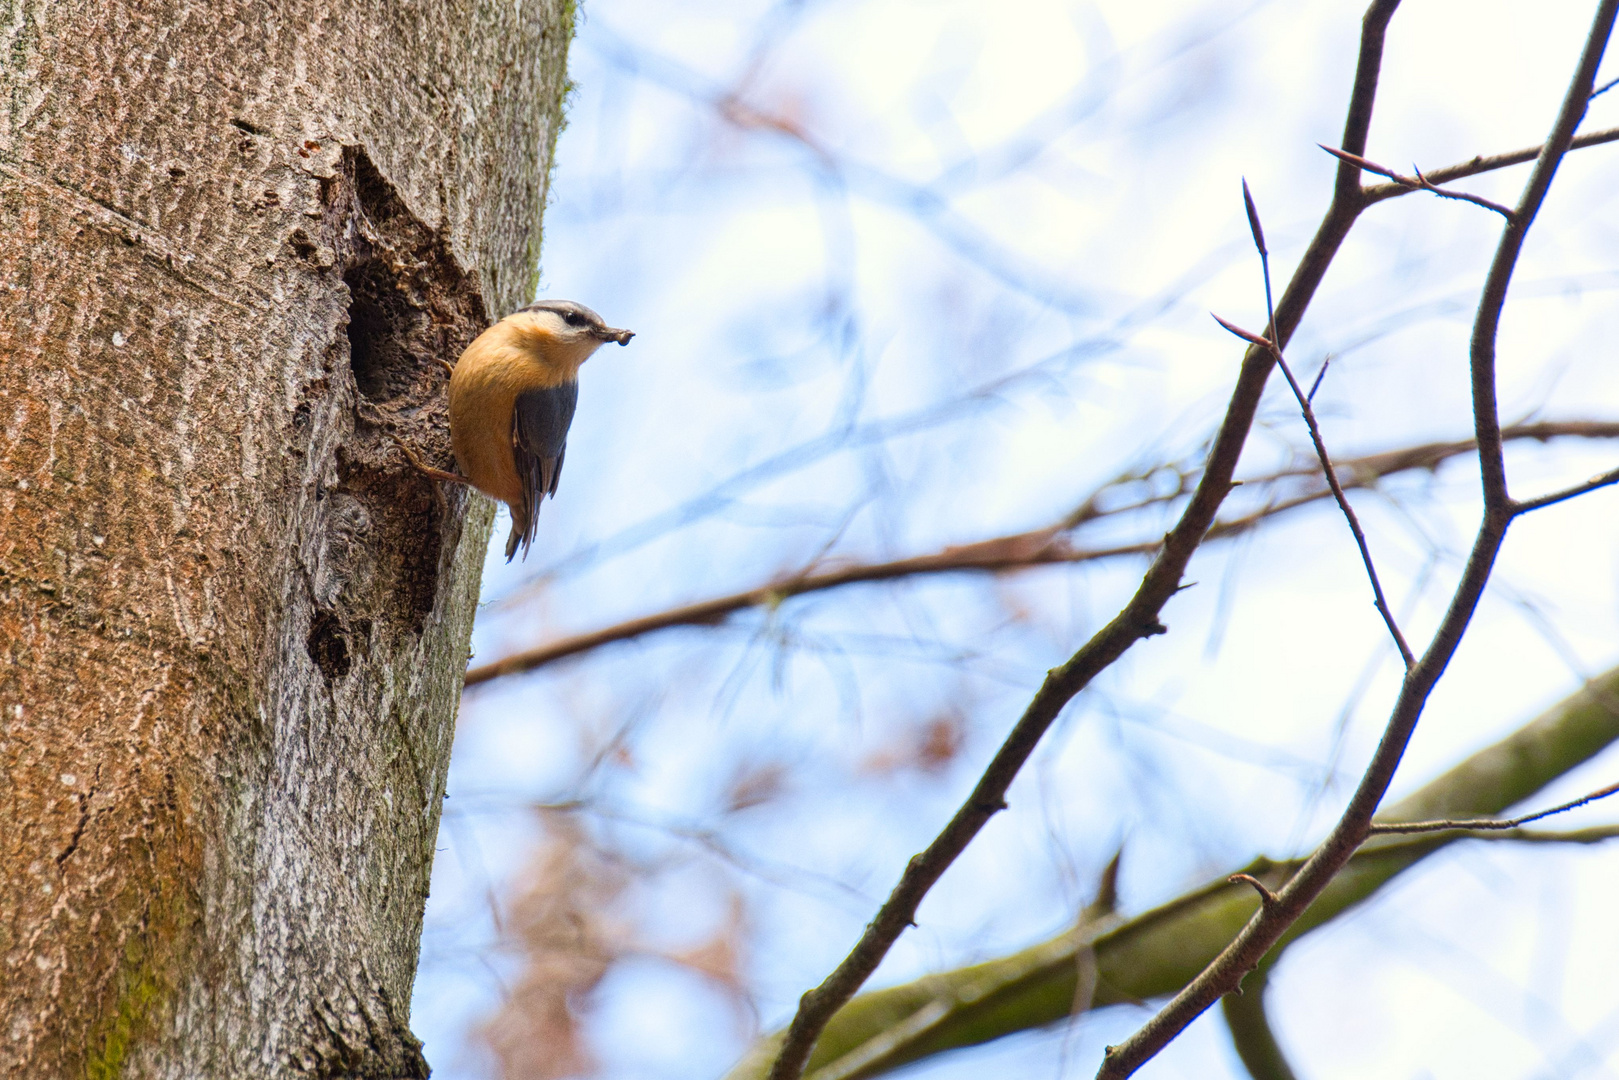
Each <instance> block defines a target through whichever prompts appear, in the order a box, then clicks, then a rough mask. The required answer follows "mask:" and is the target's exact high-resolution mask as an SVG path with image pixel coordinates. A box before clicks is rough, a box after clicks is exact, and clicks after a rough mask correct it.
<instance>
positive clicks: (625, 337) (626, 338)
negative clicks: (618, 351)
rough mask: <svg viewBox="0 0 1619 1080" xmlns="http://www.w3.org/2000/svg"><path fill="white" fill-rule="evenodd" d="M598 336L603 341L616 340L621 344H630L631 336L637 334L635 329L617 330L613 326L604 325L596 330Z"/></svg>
mask: <svg viewBox="0 0 1619 1080" xmlns="http://www.w3.org/2000/svg"><path fill="white" fill-rule="evenodd" d="M596 336H597V337H599V338H601V339H602V340H603V341H616V342H618V343H619V344H620V345H628V344H629V343H630V338H632V337H634V336H635V331H634V330H615V329H613V328H612V327H611V326H604V327H602V328H601V329H600V330H598V331H596Z"/></svg>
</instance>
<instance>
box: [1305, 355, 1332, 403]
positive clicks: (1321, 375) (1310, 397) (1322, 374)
mask: <svg viewBox="0 0 1619 1080" xmlns="http://www.w3.org/2000/svg"><path fill="white" fill-rule="evenodd" d="M1330 366H1332V357H1330V356H1329V357H1327V358H1326V359H1325V360H1323V361H1321V370H1320V371H1318V372H1316V373H1315V382H1313V383H1311V384H1310V392H1309V393H1308V394H1306V395H1304V402H1305V404H1306V405H1314V404H1315V392H1316V391H1317V390H1319V389H1321V380H1323V379H1325V378H1326V377H1327V368H1328V367H1330Z"/></svg>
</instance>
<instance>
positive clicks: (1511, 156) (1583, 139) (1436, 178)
mask: <svg viewBox="0 0 1619 1080" xmlns="http://www.w3.org/2000/svg"><path fill="white" fill-rule="evenodd" d="M1611 142H1619V128H1604V129H1603V130H1601V131H1593V132H1591V133H1590V134H1589V135H1580V136H1578V137H1577V138H1575V140H1574V141H1573V142H1571V143H1570V144H1569V147H1568V148H1569V149H1570V150H1583V149H1585V148H1586V147H1587V146H1601V145H1602V144H1603V143H1611ZM1323 149H1324V148H1323ZM1544 149H1545V146H1544V145H1542V146H1529V147H1525V148H1524V149H1522V150H1509V151H1507V152H1506V153H1504V154H1491V155H1489V156H1488V157H1485V156H1484V155H1480V156H1478V157H1475V158H1471V159H1469V160H1467V161H1463V162H1460V163H1458V164H1455V165H1446V166H1445V167H1444V168H1442V169H1429V170H1428V171H1427V172H1426V173H1424V174H1423V175H1425V176H1426V177H1427V178H1428V180H1429V182H1430V183H1435V184H1443V183H1446V182H1448V181H1451V180H1461V179H1463V178H1465V177H1468V176H1478V175H1479V174H1480V173H1487V172H1494V171H1496V170H1497V169H1506V168H1511V167H1512V166H1513V165H1523V164H1525V163H1526V162H1530V161H1534V160H1535V159H1537V158H1538V157H1540V153H1541V151H1542V150H1544ZM1415 190H1417V189H1415V188H1412V187H1409V186H1407V185H1405V184H1376V185H1373V186H1372V187H1369V188H1366V189H1365V196H1366V202H1367V204H1368V205H1370V204H1372V203H1377V202H1383V201H1384V200H1385V199H1394V198H1398V197H1399V196H1401V195H1409V194H1411V192H1412V191H1415Z"/></svg>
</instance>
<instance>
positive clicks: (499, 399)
mask: <svg viewBox="0 0 1619 1080" xmlns="http://www.w3.org/2000/svg"><path fill="white" fill-rule="evenodd" d="M498 329H499V327H498V326H494V327H491V328H490V329H489V330H487V331H485V332H484V334H483V335H482V336H481V337H479V338H478V340H477V341H474V342H473V343H472V344H471V345H470V346H469V347H468V348H467V351H466V352H464V353H462V354H461V359H460V360H459V361H457V363H456V365H455V374H453V375H451V376H450V444H451V446H453V447H454V448H455V460H456V463H457V464H458V465H460V466H461V472H462V474H463V475H464V476H466V478H467V479H468V480H471V481H472V483H473V485H474V486H476V487H477V488H478V490H479V491H482V492H483V493H484V494H486V495H490V496H493V497H494V498H496V499H499V500H500V501H501V502H504V503H509V504H517V503H519V502H521V501H522V498H523V489H522V486H521V484H520V483H519V482H518V479H517V466H516V462H515V461H514V460H513V458H512V405H513V402H515V401H516V400H517V395H518V394H520V393H522V392H523V391H524V390H526V389H528V388H529V387H530V386H533V385H535V383H536V382H538V381H539V379H538V375H539V372H537V371H535V370H532V367H533V365H530V364H528V363H527V362H526V361H525V360H524V359H523V358H522V357H521V356H519V355H512V354H511V350H509V349H506V348H502V347H501V346H500V344H499V343H498V340H497V341H486V340H485V339H487V338H489V337H490V335H491V334H494V333H495V331H496V330H498ZM480 346H481V347H480Z"/></svg>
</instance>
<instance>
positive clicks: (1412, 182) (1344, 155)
mask: <svg viewBox="0 0 1619 1080" xmlns="http://www.w3.org/2000/svg"><path fill="white" fill-rule="evenodd" d="M1316 145H1317V146H1319V147H1321V149H1323V150H1325V151H1326V152H1327V153H1329V154H1331V155H1332V156H1333V157H1335V158H1337V159H1338V160H1339V161H1347V162H1349V163H1350V164H1351V165H1353V166H1355V167H1356V168H1359V169H1365V170H1366V171H1367V172H1369V173H1376V174H1377V175H1378V176H1386V177H1388V178H1389V179H1390V180H1393V181H1394V182H1395V183H1396V184H1399V185H1400V186H1401V187H1403V188H1409V189H1410V190H1412V191H1431V192H1433V193H1434V194H1435V195H1438V196H1439V197H1440V198H1441V199H1456V200H1459V201H1461V202H1470V203H1472V204H1473V205H1474V206H1482V207H1484V209H1486V210H1493V211H1495V212H1496V213H1497V214H1500V215H1501V216H1502V217H1504V218H1506V219H1507V220H1508V221H1511V220H1512V211H1511V210H1509V209H1507V208H1506V207H1504V206H1502V205H1501V204H1500V203H1498V202H1491V201H1490V200H1489V199H1486V198H1484V196H1482V195H1470V194H1468V193H1467V192H1465V191H1451V190H1450V189H1449V188H1442V187H1440V186H1439V185H1437V184H1435V183H1433V182H1432V181H1430V180H1429V179H1428V178H1427V177H1426V176H1423V175H1422V170H1421V169H1418V168H1417V167H1416V166H1415V165H1413V166H1411V168H1412V170H1413V171H1414V172H1415V173H1416V175H1415V176H1401V175H1400V174H1399V173H1397V172H1395V171H1394V170H1393V169H1391V168H1389V167H1388V166H1387V165H1379V164H1377V162H1375V161H1367V160H1366V159H1365V158H1363V157H1361V156H1360V155H1359V154H1351V153H1349V152H1348V151H1346V150H1335V149H1333V148H1332V147H1330V146H1328V145H1326V144H1325V143H1316Z"/></svg>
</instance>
